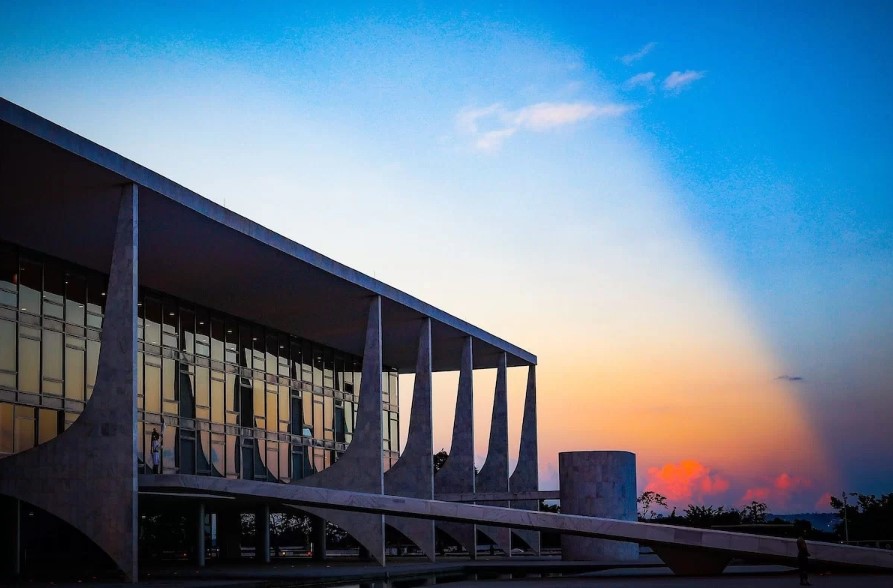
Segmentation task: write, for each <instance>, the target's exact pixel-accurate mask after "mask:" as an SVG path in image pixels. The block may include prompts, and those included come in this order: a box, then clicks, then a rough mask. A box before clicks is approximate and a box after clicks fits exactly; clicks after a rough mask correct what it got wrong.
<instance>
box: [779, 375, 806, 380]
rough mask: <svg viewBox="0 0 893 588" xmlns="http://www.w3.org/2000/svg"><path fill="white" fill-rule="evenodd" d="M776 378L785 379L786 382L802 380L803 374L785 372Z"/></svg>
mask: <svg viewBox="0 0 893 588" xmlns="http://www.w3.org/2000/svg"><path fill="white" fill-rule="evenodd" d="M775 379H776V380H784V381H786V382H802V381H803V376H789V375H787V374H785V375H783V376H778V377H777V378H775Z"/></svg>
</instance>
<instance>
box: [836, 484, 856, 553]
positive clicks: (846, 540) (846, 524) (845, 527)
mask: <svg viewBox="0 0 893 588" xmlns="http://www.w3.org/2000/svg"><path fill="white" fill-rule="evenodd" d="M840 495H841V496H842V497H843V542H844V543H846V544H849V542H850V524H849V521H848V520H847V510H848V507H849V504H848V503H847V499H846V497H847V495H849V496H858V492H849V493H848V492H846V491H844V492H841V493H840Z"/></svg>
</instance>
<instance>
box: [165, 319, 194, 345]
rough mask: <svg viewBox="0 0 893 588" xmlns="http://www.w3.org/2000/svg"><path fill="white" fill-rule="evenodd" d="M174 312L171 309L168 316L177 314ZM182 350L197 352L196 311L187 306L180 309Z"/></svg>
mask: <svg viewBox="0 0 893 588" xmlns="http://www.w3.org/2000/svg"><path fill="white" fill-rule="evenodd" d="M173 312H174V311H173V309H171V310H170V311H168V313H167V316H176V313H174V314H173V315H172V314H171V313H173ZM180 350H181V351H185V352H186V353H195V313H194V312H192V310H189V309H187V308H181V309H180Z"/></svg>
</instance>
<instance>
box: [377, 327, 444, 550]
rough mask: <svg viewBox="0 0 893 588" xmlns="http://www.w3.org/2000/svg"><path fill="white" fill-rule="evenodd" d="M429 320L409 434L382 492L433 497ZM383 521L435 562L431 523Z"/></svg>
mask: <svg viewBox="0 0 893 588" xmlns="http://www.w3.org/2000/svg"><path fill="white" fill-rule="evenodd" d="M431 388H432V378H431V319H430V318H425V319H423V320H422V324H421V327H420V329H419V345H418V354H417V360H416V371H415V383H414V384H413V392H412V410H411V412H410V417H409V434H408V435H407V438H406V447H404V448H403V454H402V455H401V456H400V459H399V460H398V461H397V463H396V464H394V466H393V467H391V469H389V470H388V471H387V472H385V474H384V487H385V493H386V494H390V495H392V496H406V497H409V498H425V499H428V500H431V499H432V498H434V440H433V430H434V428H433V424H432V414H431V411H432V405H431ZM385 522H386V523H387V524H388V525H390V526H392V527H393V528H395V529H396V530H398V531H400V533H402V534H403V535H404V536H405V537H406V538H407V539H409V540H410V541H412V542H413V543H415V544H416V545H417V546H418V547H419V548H420V549H421V550H422V553H424V554H425V555H426V556H427V557H428V559H429V560H431V561H434V555H435V547H434V521H426V520H424V519H411V518H405V517H395V516H388V517H385Z"/></svg>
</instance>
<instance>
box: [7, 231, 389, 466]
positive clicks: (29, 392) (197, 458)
mask: <svg viewBox="0 0 893 588" xmlns="http://www.w3.org/2000/svg"><path fill="white" fill-rule="evenodd" d="M106 283H107V277H106V276H104V275H101V274H97V273H95V272H92V271H90V270H86V269H84V268H81V267H77V266H74V265H72V264H68V263H65V262H61V261H59V260H56V259H52V258H49V257H47V256H44V255H40V254H36V253H34V252H31V251H27V250H24V249H21V248H18V247H16V246H14V245H11V244H8V243H4V242H0V458H2V457H4V456H6V455H9V454H12V453H17V452H19V451H24V450H26V449H29V448H31V447H33V446H34V445H36V444H39V443H44V442H46V441H48V440H49V439H52V438H53V437H55V436H56V435H58V434H59V433H60V432H61V431H63V430H65V429H66V428H67V427H68V426H69V425H70V424H71V423H72V422H74V420H75V419H76V418H77V416H78V415H79V414H80V412H81V411H82V410H83V408H84V406H85V404H86V402H87V400H89V398H90V395H91V394H92V392H93V385H94V384H95V381H96V369H97V366H98V362H99V349H100V338H101V337H100V335H101V331H102V319H103V313H104V309H105V296H106V292H105V288H106ZM138 312H139V323H138V339H139V341H138V346H139V349H138V357H137V368H138V370H137V371H138V383H137V390H138V397H137V409H138V419H137V429H138V439H139V440H141V442H138V448H137V453H138V459H139V464H140V471H150V470H151V465H152V458H151V449H150V447H151V435H152V431H153V429H154V430H157V431H158V432H159V434H160V435H161V445H162V450H161V464H160V471H161V472H163V473H183V474H199V475H209V476H225V477H228V478H244V479H251V480H267V481H277V480H278V481H282V482H288V481H290V480H293V479H300V478H303V477H305V476H308V475H310V474H312V473H314V472H317V471H321V470H323V469H325V468H326V467H328V466H329V465H331V464H332V463H334V462H335V461H336V460H337V459H338V457H339V456H340V455H341V454H342V453H343V452H344V450H345V449H346V448H347V445H348V444H349V443H350V441H351V439H352V438H353V430H354V423H355V421H356V413H357V400H358V397H359V391H360V377H361V372H362V358H360V357H357V356H353V355H349V354H345V353H341V352H339V351H337V350H335V349H332V348H330V347H326V346H323V345H320V344H317V343H314V342H312V341H307V340H306V339H301V338H299V337H297V336H294V335H291V334H288V333H283V332H281V331H277V330H274V329H269V328H266V327H264V326H262V325H258V324H255V323H251V322H248V321H244V320H241V319H239V318H236V317H233V316H230V315H226V314H223V313H218V312H215V311H213V310H210V309H207V308H203V307H200V306H196V305H194V304H191V303H189V302H187V301H184V300H179V299H176V298H172V297H170V296H166V295H164V294H161V293H157V292H153V291H151V290H148V289H145V288H140V292H139V308H138ZM397 381H398V378H397V372H396V371H395V370H392V369H387V368H385V369H384V371H383V373H382V380H381V384H382V399H383V402H382V424H383V427H382V429H383V438H384V440H383V447H382V459H383V460H384V465H385V468H388V467H390V466H391V465H392V464H393V463H394V462H395V461H396V459H397V456H398V454H399V441H398V440H399V421H398V413H397V404H398V398H399V391H398V386H397Z"/></svg>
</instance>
